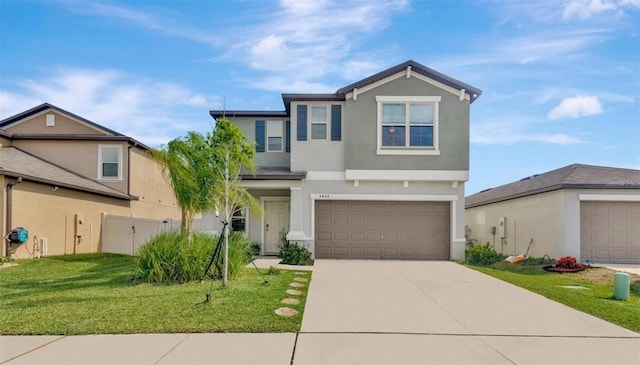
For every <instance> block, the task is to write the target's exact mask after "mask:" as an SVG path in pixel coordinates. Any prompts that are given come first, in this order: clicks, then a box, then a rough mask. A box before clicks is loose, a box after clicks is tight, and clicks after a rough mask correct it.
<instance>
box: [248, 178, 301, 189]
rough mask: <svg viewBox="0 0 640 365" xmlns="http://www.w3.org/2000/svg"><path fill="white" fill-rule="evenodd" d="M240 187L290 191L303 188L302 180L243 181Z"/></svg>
mask: <svg viewBox="0 0 640 365" xmlns="http://www.w3.org/2000/svg"><path fill="white" fill-rule="evenodd" d="M240 186H242V187H243V188H246V189H290V188H295V187H301V186H302V180H242V181H240Z"/></svg>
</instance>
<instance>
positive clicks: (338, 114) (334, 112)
mask: <svg viewBox="0 0 640 365" xmlns="http://www.w3.org/2000/svg"><path fill="white" fill-rule="evenodd" d="M331 140H332V141H340V140H342V106H340V105H331Z"/></svg>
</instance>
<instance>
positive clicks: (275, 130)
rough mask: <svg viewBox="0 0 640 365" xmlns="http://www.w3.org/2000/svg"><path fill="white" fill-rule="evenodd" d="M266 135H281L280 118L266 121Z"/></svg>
mask: <svg viewBox="0 0 640 365" xmlns="http://www.w3.org/2000/svg"><path fill="white" fill-rule="evenodd" d="M267 135H268V136H272V137H282V121H281V120H269V121H267Z"/></svg>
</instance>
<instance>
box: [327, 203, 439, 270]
mask: <svg viewBox="0 0 640 365" xmlns="http://www.w3.org/2000/svg"><path fill="white" fill-rule="evenodd" d="M315 214H316V218H315V231H316V234H315V239H316V242H315V245H316V257H317V258H343V259H423V260H448V259H449V245H450V240H449V231H450V225H449V203H448V202H391V201H326V200H321V201H316V212H315Z"/></svg>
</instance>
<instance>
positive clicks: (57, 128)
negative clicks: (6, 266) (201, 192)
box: [0, 103, 180, 258]
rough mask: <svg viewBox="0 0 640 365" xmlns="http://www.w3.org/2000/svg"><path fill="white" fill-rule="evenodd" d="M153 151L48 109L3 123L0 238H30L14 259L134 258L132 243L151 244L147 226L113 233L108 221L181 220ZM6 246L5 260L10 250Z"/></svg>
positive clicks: (31, 111) (17, 247)
mask: <svg viewBox="0 0 640 365" xmlns="http://www.w3.org/2000/svg"><path fill="white" fill-rule="evenodd" d="M148 150H149V147H147V146H145V145H144V144H142V143H140V142H139V141H137V140H135V139H133V138H131V137H128V136H125V135H123V134H120V133H118V132H115V131H113V130H111V129H108V128H106V127H104V126H101V125H98V124H96V123H94V122H92V121H90V120H87V119H85V118H83V117H81V116H78V115H75V114H73V113H71V112H68V111H66V110H63V109H61V108H58V107H56V106H54V105H51V104H47V103H45V104H42V105H39V106H36V107H34V108H32V109H29V110H26V111H24V112H22V113H19V114H16V115H14V116H11V117H8V118H6V119H4V120H2V121H0V186H2V188H1V189H2V190H1V191H2V194H0V228H1V229H2V232H3V236H4V235H5V233H6V232H8V231H10V230H11V229H12V228H15V227H24V228H25V229H27V230H28V232H29V241H28V242H27V243H25V244H22V245H14V247H11V251H12V257H13V258H27V257H35V256H36V255H40V254H48V255H63V254H73V253H87V252H100V251H108V252H121V253H134V251H135V247H134V244H133V243H134V240H135V241H136V243H137V244H139V243H140V241H142V240H143V239H145V238H147V237H148V234H143V233H144V231H145V229H144V228H145V227H142V223H140V224H139V225H138V227H136V225H134V224H131V223H129V222H130V220H128V221H127V222H125V223H126V224H124V225H122V226H124V227H125V229H124V230H123V229H115V231H114V229H107V228H106V226H105V221H106V219H107V218H106V217H116V216H120V217H137V218H146V219H150V220H157V221H159V222H160V224H162V223H161V222H163V221H165V220H167V219H179V218H180V209H179V208H178V206H177V202H176V198H175V195H174V194H173V190H172V189H171V187H170V186H169V184H168V183H167V182H166V181H165V180H164V178H163V177H162V174H161V170H160V168H159V166H158V164H157V163H156V162H155V161H154V160H153V159H151V158H150V157H149V155H148V154H147V151H148ZM144 223H145V224H146V225H149V224H148V222H144ZM146 231H149V230H148V229H147V230H146ZM147 233H151V232H150V231H149V232H147ZM155 233H157V231H156V232H155ZM107 241H108V242H107ZM109 242H110V243H111V244H112V246H113V245H115V246H114V247H116V248H115V249H109V248H108V247H107V244H108V243H109ZM2 243H3V244H2V255H3V256H5V255H7V253H8V252H10V251H9V249H10V246H7V245H5V244H4V243H5V242H4V240H3V242H2ZM121 245H124V246H126V248H124V249H118V248H117V247H118V246H121ZM36 251H37V252H36Z"/></svg>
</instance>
